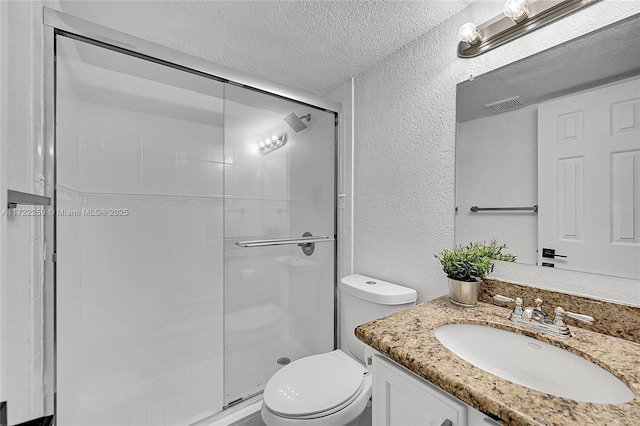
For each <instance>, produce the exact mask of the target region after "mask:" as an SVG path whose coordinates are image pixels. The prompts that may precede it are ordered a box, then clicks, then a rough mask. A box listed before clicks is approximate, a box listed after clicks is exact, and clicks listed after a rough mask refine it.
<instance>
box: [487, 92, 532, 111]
mask: <svg viewBox="0 0 640 426" xmlns="http://www.w3.org/2000/svg"><path fill="white" fill-rule="evenodd" d="M526 104H527V101H526V100H525V99H523V98H521V97H520V96H514V97H513V98H507V99H503V100H501V101H497V102H492V103H490V104H486V105H485V106H486V107H487V108H489V109H490V110H491V111H493V112H496V113H497V112H505V111H511V110H512V109H516V108H520V107H523V106H525V105H526Z"/></svg>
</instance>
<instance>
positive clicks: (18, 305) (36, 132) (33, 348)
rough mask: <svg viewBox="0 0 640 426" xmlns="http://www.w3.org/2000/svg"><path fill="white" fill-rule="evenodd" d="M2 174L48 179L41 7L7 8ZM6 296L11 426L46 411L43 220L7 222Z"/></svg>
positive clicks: (25, 182)
mask: <svg viewBox="0 0 640 426" xmlns="http://www.w3.org/2000/svg"><path fill="white" fill-rule="evenodd" d="M0 7H1V8H2V16H1V19H2V22H0V31H2V36H1V39H2V49H1V50H0V52H2V53H1V54H2V56H1V58H0V64H1V67H2V71H1V72H0V74H1V76H2V82H1V89H0V90H1V92H2V97H1V98H2V104H1V105H0V117H1V118H2V125H1V126H2V133H1V139H0V145H1V146H2V152H1V153H0V154H1V155H0V156H1V158H2V159H1V161H2V165H1V166H0V168H1V169H2V170H1V172H2V175H1V177H0V180H1V182H0V191H2V197H0V198H1V200H2V206H0V210H2V208H4V207H6V198H5V196H6V189H13V190H18V191H24V192H34V193H41V190H42V188H41V186H40V180H39V176H40V175H41V173H42V161H41V159H42V157H41V156H38V155H32V153H34V152H38V148H40V153H42V146H43V145H42V140H43V138H42V136H43V135H42V128H41V126H40V114H41V111H42V109H41V102H40V97H41V78H40V72H41V61H40V54H41V50H40V44H41V34H42V27H41V25H40V24H39V21H38V19H39V18H40V16H41V15H40V14H39V12H40V11H41V7H42V3H41V2H2V4H1V6H0ZM0 233H1V234H2V238H1V240H2V246H0V271H1V276H0V298H1V299H2V301H1V304H2V308H1V317H0V323H1V331H0V340H1V341H2V350H1V352H0V357H1V358H2V363H1V366H0V376H1V382H2V385H1V389H2V390H1V391H0V392H2V395H1V396H0V399H6V400H7V402H8V407H7V408H8V410H7V411H8V414H9V423H10V424H14V423H19V422H22V421H26V420H28V419H31V418H34V417H39V416H42V415H43V414H44V413H43V409H44V408H43V396H42V395H43V386H44V384H43V357H44V354H43V351H42V335H43V322H42V310H43V303H42V296H41V295H42V283H43V281H42V272H41V271H42V264H43V263H42V260H41V257H42V255H41V251H42V238H41V235H42V221H41V220H40V219H34V218H32V217H7V216H6V215H1V216H0Z"/></svg>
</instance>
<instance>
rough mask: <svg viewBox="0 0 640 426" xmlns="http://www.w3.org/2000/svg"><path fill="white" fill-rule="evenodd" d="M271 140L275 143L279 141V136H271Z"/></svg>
mask: <svg viewBox="0 0 640 426" xmlns="http://www.w3.org/2000/svg"><path fill="white" fill-rule="evenodd" d="M271 140H272V141H274V142H275V141H277V140H278V135H275V134H274V135H271Z"/></svg>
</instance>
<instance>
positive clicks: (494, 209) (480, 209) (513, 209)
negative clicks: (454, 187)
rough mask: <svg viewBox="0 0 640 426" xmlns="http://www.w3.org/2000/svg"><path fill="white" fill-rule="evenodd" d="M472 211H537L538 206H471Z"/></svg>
mask: <svg viewBox="0 0 640 426" xmlns="http://www.w3.org/2000/svg"><path fill="white" fill-rule="evenodd" d="M471 211H472V212H473V213H477V212H534V213H538V206H537V205H535V206H533V207H478V206H471Z"/></svg>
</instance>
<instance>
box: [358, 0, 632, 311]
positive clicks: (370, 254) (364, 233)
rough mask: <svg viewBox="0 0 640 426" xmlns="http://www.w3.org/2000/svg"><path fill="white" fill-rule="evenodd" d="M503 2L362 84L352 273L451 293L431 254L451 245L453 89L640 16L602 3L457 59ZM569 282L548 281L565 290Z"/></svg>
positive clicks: (427, 295)
mask: <svg viewBox="0 0 640 426" xmlns="http://www.w3.org/2000/svg"><path fill="white" fill-rule="evenodd" d="M502 4H503V2H502V1H487V2H484V1H479V2H474V3H473V4H472V5H470V6H469V7H468V8H466V9H464V10H463V11H461V12H460V13H458V14H457V15H455V16H453V17H451V18H450V19H448V20H447V21H445V22H444V23H443V24H441V25H440V26H438V27H437V28H435V29H433V30H432V31H430V32H428V33H426V34H424V35H423V36H422V37H420V38H418V39H416V40H415V41H413V42H411V43H409V44H408V45H407V46H405V47H403V48H402V49H400V50H399V51H397V52H395V53H394V54H392V55H391V56H389V57H387V58H386V59H384V60H383V61H381V62H379V63H378V64H376V65H374V66H372V67H371V68H369V69H367V70H366V71H365V72H363V73H361V74H360V75H358V76H357V77H356V84H355V164H354V167H355V188H354V194H355V199H354V239H355V241H354V272H357V273H362V274H366V275H372V276H375V277H379V278H381V279H386V280H389V281H394V282H397V283H399V284H403V285H407V286H409V287H412V288H415V289H416V290H417V291H418V295H419V301H425V300H428V299H431V298H434V297H437V296H440V295H442V294H445V293H446V292H447V287H446V277H445V275H444V273H443V272H442V271H441V268H440V265H439V263H438V261H437V259H435V258H434V254H435V253H438V252H439V251H440V250H442V249H443V248H448V247H451V246H452V245H453V241H454V178H455V174H454V164H455V157H454V155H455V102H456V100H455V95H456V91H455V86H456V84H457V83H459V82H461V81H463V80H465V79H467V78H468V77H469V75H472V74H473V75H479V74H482V73H485V72H487V71H490V70H493V69H495V68H498V67H501V66H503V65H506V64H508V63H510V62H513V61H515V60H518V59H522V58H524V57H526V56H529V55H532V54H534V53H536V52H539V51H541V50H544V49H547V48H549V47H552V46H554V45H556V44H559V43H562V42H564V41H567V40H570V39H572V38H575V37H578V36H580V35H582V34H584V33H587V32H590V31H593V30H595V29H597V28H600V27H603V26H605V25H608V24H611V23H613V22H615V21H618V20H620V19H623V18H625V17H628V16H631V15H633V14H635V13H639V12H640V4H639V3H638V2H635V1H613V0H603V1H602V2H599V3H597V4H595V5H593V6H590V7H589V8H587V9H585V10H582V11H580V12H578V13H575V14H573V15H571V16H569V17H567V18H565V19H563V20H561V21H558V22H555V23H553V24H551V25H548V26H547V27H544V28H542V29H540V30H538V31H536V32H534V33H532V34H528V35H525V36H523V37H521V38H519V39H518V40H515V41H513V42H511V43H508V44H506V45H504V46H502V47H499V48H498V49H495V50H493V51H491V52H488V53H486V54H484V55H482V56H480V57H478V58H474V59H460V58H458V57H457V56H456V46H457V36H456V35H457V31H458V29H459V28H460V26H461V25H462V24H463V23H465V22H467V21H475V22H477V23H482V22H484V21H486V20H489V19H491V18H493V17H494V16H497V15H498V14H500V13H501V11H502ZM525 270H526V271H529V269H528V268H524V269H523V274H522V279H521V281H523V282H527V283H531V284H537V282H538V279H537V277H538V269H537V268H533V270H532V271H529V272H526V273H525ZM556 272H557V271H556ZM570 274H571V273H570V272H561V273H557V274H555V275H554V276H553V279H549V280H548V281H547V282H546V283H547V285H550V286H552V287H555V288H560V287H561V283H562V282H563V281H566V278H565V276H569V275H570ZM588 277H589V280H592V281H593V282H594V283H597V282H598V281H599V280H600V276H596V275H588ZM616 282H617V281H616ZM596 285H597V284H594V286H593V287H595V286H596ZM636 294H637V293H636ZM636 297H640V295H637V296H636ZM624 301H626V302H632V301H630V300H626V299H625V300H624Z"/></svg>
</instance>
